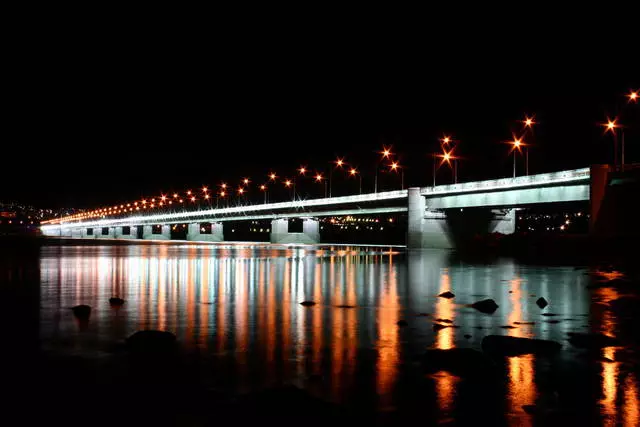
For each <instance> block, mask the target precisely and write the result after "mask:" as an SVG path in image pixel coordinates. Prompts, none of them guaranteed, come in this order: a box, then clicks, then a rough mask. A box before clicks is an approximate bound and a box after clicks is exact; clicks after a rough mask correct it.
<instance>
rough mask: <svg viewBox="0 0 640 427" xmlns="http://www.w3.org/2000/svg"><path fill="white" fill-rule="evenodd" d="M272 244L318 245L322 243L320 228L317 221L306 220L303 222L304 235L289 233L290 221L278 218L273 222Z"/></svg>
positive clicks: (312, 219)
mask: <svg viewBox="0 0 640 427" xmlns="http://www.w3.org/2000/svg"><path fill="white" fill-rule="evenodd" d="M270 241H271V243H297V244H308V245H312V244H316V243H320V228H319V223H318V220H317V219H314V218H304V219H303V220H302V233H293V232H290V231H289V220H288V219H286V218H278V219H274V220H272V221H271V235H270Z"/></svg>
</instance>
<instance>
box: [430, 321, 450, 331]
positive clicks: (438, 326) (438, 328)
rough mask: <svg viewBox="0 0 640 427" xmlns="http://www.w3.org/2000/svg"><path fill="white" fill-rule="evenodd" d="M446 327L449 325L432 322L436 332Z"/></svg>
mask: <svg viewBox="0 0 640 427" xmlns="http://www.w3.org/2000/svg"><path fill="white" fill-rule="evenodd" d="M448 327H449V325H441V324H439V323H434V324H433V330H434V332H438V331H440V330H442V329H444V328H448Z"/></svg>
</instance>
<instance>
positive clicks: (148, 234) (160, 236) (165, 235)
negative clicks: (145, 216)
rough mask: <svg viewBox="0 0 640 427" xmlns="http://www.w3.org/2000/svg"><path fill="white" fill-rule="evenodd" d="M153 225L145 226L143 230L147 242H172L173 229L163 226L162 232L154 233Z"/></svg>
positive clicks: (166, 225) (143, 236)
mask: <svg viewBox="0 0 640 427" xmlns="http://www.w3.org/2000/svg"><path fill="white" fill-rule="evenodd" d="M153 227H154V226H153V225H145V226H144V227H143V229H142V238H143V239H145V240H171V227H170V226H169V225H168V224H164V225H161V226H160V227H161V232H160V233H154V232H153Z"/></svg>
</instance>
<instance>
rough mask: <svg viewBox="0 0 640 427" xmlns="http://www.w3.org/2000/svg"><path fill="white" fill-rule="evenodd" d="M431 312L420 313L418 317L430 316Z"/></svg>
mask: <svg viewBox="0 0 640 427" xmlns="http://www.w3.org/2000/svg"><path fill="white" fill-rule="evenodd" d="M429 316H430V314H429V313H418V314H416V317H429Z"/></svg>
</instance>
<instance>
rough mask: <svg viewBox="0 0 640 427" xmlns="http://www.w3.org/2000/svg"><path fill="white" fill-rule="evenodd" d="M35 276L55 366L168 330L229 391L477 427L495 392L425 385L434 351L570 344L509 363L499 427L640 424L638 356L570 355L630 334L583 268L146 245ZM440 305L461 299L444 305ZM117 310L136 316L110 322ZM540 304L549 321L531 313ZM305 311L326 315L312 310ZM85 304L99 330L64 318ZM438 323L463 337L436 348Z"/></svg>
mask: <svg viewBox="0 0 640 427" xmlns="http://www.w3.org/2000/svg"><path fill="white" fill-rule="evenodd" d="M39 270H40V313H39V339H40V343H41V346H42V348H43V349H45V350H46V351H52V352H57V353H63V354H74V355H87V356H90V355H98V356H97V357H101V356H100V355H102V356H104V357H108V354H109V352H110V351H111V348H112V346H113V344H114V343H117V342H121V341H122V340H123V339H125V338H126V337H127V336H129V335H130V334H132V333H133V332H135V331H137V330H140V329H161V330H167V331H171V332H173V333H175V334H176V336H177V337H178V340H179V341H180V343H181V344H182V345H183V347H184V348H185V349H186V350H187V351H192V352H198V353H199V354H206V355H208V357H209V358H208V359H207V360H208V363H209V364H210V365H211V366H210V367H211V371H212V372H215V374H212V375H211V379H210V381H211V383H212V385H213V386H215V387H218V388H220V389H224V390H228V391H230V392H233V393H245V392H249V391H252V390H256V389H260V388H263V387H268V386H272V385H274V384H279V383H282V382H286V383H293V384H296V385H298V386H300V387H303V388H305V389H307V390H309V391H310V392H312V393H313V394H314V395H317V396H319V397H321V398H323V399H326V400H329V401H332V402H336V403H340V404H342V405H346V406H353V407H366V408H370V409H372V410H375V411H378V412H379V413H392V412H394V411H397V410H398V409H399V408H400V409H402V408H407V407H410V411H411V413H412V414H414V415H415V414H416V413H420V411H424V414H425V415H424V416H425V419H429V420H431V421H433V422H436V423H445V424H446V423H449V422H455V421H456V420H461V419H464V417H465V416H466V417H468V416H470V415H469V414H468V411H467V409H468V408H473V409H477V405H476V404H474V403H473V400H474V399H476V397H474V396H476V395H477V394H478V393H480V394H482V393H483V390H482V389H481V388H480V389H478V388H472V390H473V392H470V391H469V390H468V388H466V387H465V380H464V379H462V378H459V377H456V376H454V375H452V374H450V373H447V372H444V371H443V372H439V373H436V374H433V375H424V374H423V372H422V371H421V368H420V362H419V358H420V356H421V355H422V354H423V353H424V351H425V350H426V349H429V348H438V349H450V348H455V347H470V348H474V349H480V345H481V341H482V338H483V337H484V336H486V335H489V334H497V335H510V336H516V337H530V338H541V339H547V340H554V341H558V342H560V343H562V344H563V350H562V353H561V355H560V356H559V357H558V358H557V361H555V362H554V363H550V362H549V361H548V360H546V359H537V358H536V357H535V356H533V355H526V356H520V357H511V358H508V359H506V360H505V361H504V364H503V365H501V368H500V369H501V371H500V372H501V375H502V381H501V385H500V387H499V390H498V392H497V395H496V396H497V397H496V396H494V397H492V398H491V399H490V402H491V405H493V408H491V410H493V411H495V412H497V413H498V414H500V416H499V418H500V419H501V422H504V423H505V424H507V425H534V424H536V420H538V421H539V420H540V419H541V418H540V417H541V415H536V414H533V415H532V414H529V413H527V412H526V411H525V409H524V408H525V407H527V405H537V406H538V407H539V408H542V409H540V411H542V412H544V411H546V409H545V408H551V409H550V411H553V410H558V411H560V412H562V411H563V410H564V411H565V412H566V411H569V413H571V411H584V412H585V413H587V414H589V417H592V416H595V417H597V418H595V419H596V420H597V422H596V423H600V422H601V423H603V424H605V425H638V423H639V419H640V416H639V412H640V405H639V404H638V396H640V393H639V392H638V378H637V369H636V370H634V369H633V368H632V369H628V365H625V363H624V362H623V361H618V357H616V353H619V354H622V353H625V352H627V351H628V350H629V349H627V348H615V347H609V348H605V349H602V350H598V352H599V353H598V354H597V355H595V356H594V355H593V354H591V355H590V356H589V357H588V358H585V357H583V352H582V351H581V350H579V349H576V348H573V347H572V346H571V345H569V344H568V343H567V333H568V332H602V333H605V334H609V335H615V334H616V330H617V328H618V324H617V322H619V320H618V319H616V318H615V316H613V315H612V314H611V313H610V312H609V311H607V310H606V309H603V307H606V304H607V303H608V301H610V300H612V299H615V298H617V297H618V296H619V295H618V293H617V292H616V291H615V290H612V289H609V288H603V289H597V290H590V289H588V288H587V285H588V284H589V283H590V282H591V280H593V278H592V277H591V276H589V275H586V274H585V271H584V270H581V269H575V268H574V267H573V266H554V267H550V266H530V265H523V264H518V263H516V262H515V261H513V260H511V259H499V260H495V261H492V262H491V263H488V264H470V263H464V262H462V261H459V260H456V259H455V258H454V257H453V256H452V254H451V253H450V252H444V251H433V252H429V251H424V252H417V253H406V252H405V251H404V250H403V249H399V248H389V247H286V246H282V247H278V246H272V245H239V244H234V245H221V246H216V245H206V246H198V245H191V244H190V245H179V244H145V245H128V246H76V247H74V246H69V247H64V246H63V247H43V248H42V249H41V252H40V257H39ZM607 274H613V275H615V274H616V273H607ZM444 291H452V292H453V293H454V294H455V298H453V299H445V298H440V297H438V296H437V295H438V294H440V293H442V292H444ZM112 296H119V297H121V298H124V299H125V300H126V304H125V305H124V306H123V307H121V308H119V309H115V308H112V307H110V306H109V303H108V300H109V298H110V297H112ZM540 296H543V297H544V298H546V299H547V300H548V301H549V303H550V304H549V306H548V307H546V308H544V309H540V308H539V307H538V306H537V305H536V304H535V301H536V299H537V298H538V297H540ZM485 298H493V299H494V300H495V301H496V302H497V304H498V305H499V309H498V310H497V311H496V312H495V313H494V314H492V315H487V314H482V313H479V312H477V311H476V310H474V309H473V308H470V307H469V306H468V304H470V303H473V302H474V301H478V300H481V299H485ZM306 300H309V301H314V302H316V303H317V305H315V306H313V307H304V306H302V305H300V302H302V301H306ZM77 304H88V305H91V306H92V307H93V311H92V314H91V318H90V321H89V322H88V323H87V324H81V323H79V322H77V321H76V320H75V319H74V317H73V315H72V313H71V311H70V310H68V307H71V306H74V305H77ZM339 306H343V307H339ZM421 313H428V314H429V316H421V315H420V314H421ZM543 313H552V314H555V316H543V315H542V314H543ZM400 320H405V321H406V322H407V323H408V326H406V327H401V326H399V325H398V321H400ZM515 322H534V323H533V324H520V325H518V324H516V323H515ZM435 323H439V324H442V325H454V326H457V327H447V328H445V329H442V330H440V331H437V332H436V331H434V329H433V325H434V324H435ZM504 326H510V327H515V328H513V329H512V328H504ZM465 335H471V337H470V338H469V337H465ZM604 357H606V358H607V359H609V360H607V359H604ZM583 382H584V384H588V385H589V386H588V390H586V388H585V390H583V389H582V385H583ZM563 387H564V388H563ZM567 387H568V388H569V391H567V390H565V389H566V388H567ZM474 393H475V394H474ZM563 393H564V394H563ZM564 396H569V397H570V399H569V401H568V400H567V398H566V397H564ZM574 397H575V402H574V401H573V400H572V399H573V398H574ZM483 402H484V401H483ZM567 402H568V403H567ZM484 404H485V403H483V405H484ZM483 407H484V406H483ZM558 408H559V409H558ZM489 412H491V411H489ZM589 419H592V418H589Z"/></svg>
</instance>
